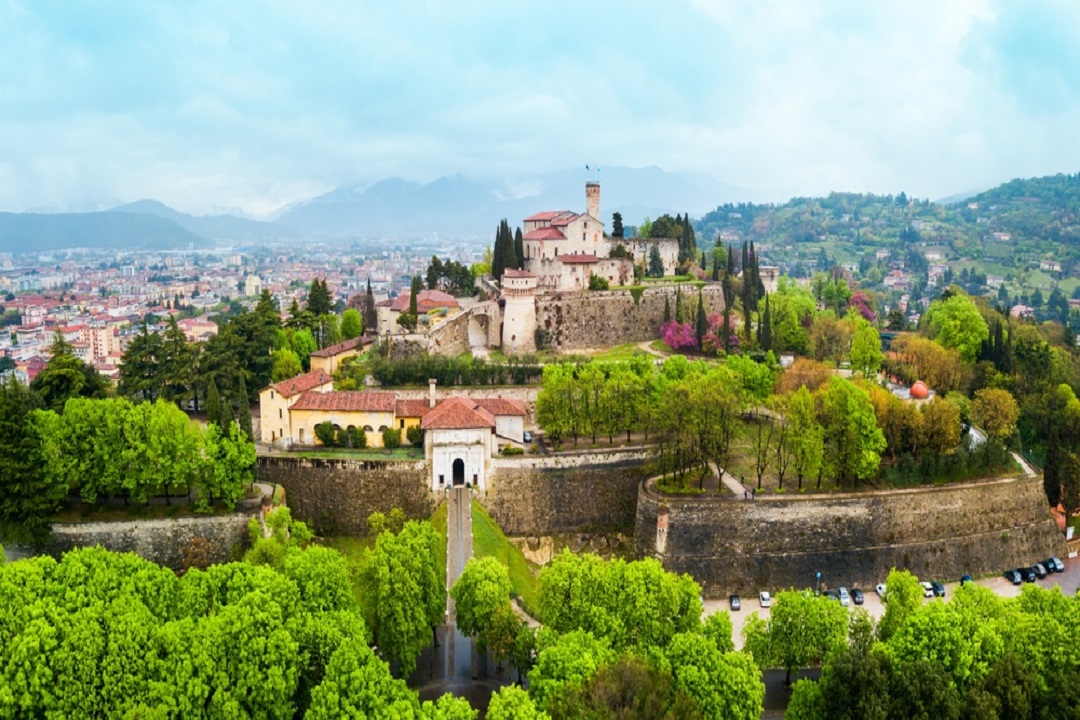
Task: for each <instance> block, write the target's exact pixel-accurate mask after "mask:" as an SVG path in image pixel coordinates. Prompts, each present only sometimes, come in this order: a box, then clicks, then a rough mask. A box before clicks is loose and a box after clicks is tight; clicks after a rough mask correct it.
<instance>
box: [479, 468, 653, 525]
mask: <svg viewBox="0 0 1080 720" xmlns="http://www.w3.org/2000/svg"><path fill="white" fill-rule="evenodd" d="M643 459H644V452H643V451H642V450H640V449H627V450H616V451H607V452H591V453H574V454H557V455H548V456H523V457H517V458H500V459H497V460H494V461H493V467H494V471H493V473H492V475H491V482H490V483H489V484H488V489H487V491H486V492H485V493H480V494H478V495H477V498H478V500H479V501H480V503H481V504H482V505H483V506H484V507H485V508H486V509H487V511H488V512H489V513H490V514H491V517H492V518H494V520H495V521H496V522H497V523H498V524H499V526H500V527H501V528H502V529H503V532H505V533H506V534H507V535H552V534H557V533H569V532H575V531H580V530H605V531H606V530H629V529H630V528H631V527H633V525H634V517H635V506H636V503H637V487H638V483H639V480H640V479H641V475H642V462H643Z"/></svg>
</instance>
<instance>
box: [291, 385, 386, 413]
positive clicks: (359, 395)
mask: <svg viewBox="0 0 1080 720" xmlns="http://www.w3.org/2000/svg"><path fill="white" fill-rule="evenodd" d="M395 403H396V399H395V397H394V393H389V392H373V391H370V390H349V391H345V390H334V391H331V392H324V393H323V392H314V391H309V392H306V393H304V394H303V395H301V396H300V399H299V400H297V401H296V402H295V403H293V405H292V407H291V408H290V410H337V411H340V412H384V413H392V412H394V405H395Z"/></svg>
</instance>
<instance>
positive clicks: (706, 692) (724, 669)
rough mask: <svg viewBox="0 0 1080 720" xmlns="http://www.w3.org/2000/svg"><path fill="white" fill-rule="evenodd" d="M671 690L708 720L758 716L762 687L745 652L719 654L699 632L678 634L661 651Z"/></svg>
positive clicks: (710, 641)
mask: <svg viewBox="0 0 1080 720" xmlns="http://www.w3.org/2000/svg"><path fill="white" fill-rule="evenodd" d="M664 655H665V658H666V660H667V662H668V663H670V665H671V674H672V676H673V677H674V678H675V688H676V689H677V690H679V691H680V692H682V693H684V694H686V695H687V696H688V697H689V698H690V699H692V700H693V701H694V702H695V703H696V704H697V706H698V707H699V708H700V709H701V713H702V716H703V717H705V718H708V719H709V720H721V718H732V719H734V720H752V719H753V720H756V719H757V718H760V717H761V713H762V709H763V705H764V699H765V685H764V684H763V683H762V682H761V671H760V670H758V668H757V667H756V666H755V665H754V661H753V660H752V659H751V658H750V656H749V655H747V654H746V653H736V652H727V653H724V652H721V651H720V649H719V648H717V647H716V645H715V643H713V641H712V640H710V639H709V638H708V637H706V636H705V635H702V634H700V633H680V634H678V635H676V636H675V637H674V638H672V640H671V643H670V644H669V645H668V646H667V648H666V649H665V651H664Z"/></svg>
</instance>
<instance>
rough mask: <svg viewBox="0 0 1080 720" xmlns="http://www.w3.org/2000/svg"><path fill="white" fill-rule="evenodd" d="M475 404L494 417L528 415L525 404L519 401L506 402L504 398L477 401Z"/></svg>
mask: <svg viewBox="0 0 1080 720" xmlns="http://www.w3.org/2000/svg"><path fill="white" fill-rule="evenodd" d="M476 404H477V405H479V406H480V407H482V408H484V409H485V410H487V411H488V412H489V413H491V414H492V415H495V416H500V415H528V414H529V413H528V411H527V410H526V409H525V403H523V402H521V401H520V400H508V399H506V398H490V399H488V400H477V401H476Z"/></svg>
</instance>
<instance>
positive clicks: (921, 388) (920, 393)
mask: <svg viewBox="0 0 1080 720" xmlns="http://www.w3.org/2000/svg"><path fill="white" fill-rule="evenodd" d="M911 397H913V398H915V399H916V400H925V399H926V398H928V397H930V389H929V388H927V387H926V383H923V382H917V383H915V384H914V385H912V386H911Z"/></svg>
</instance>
